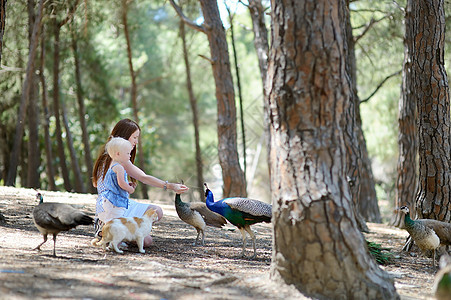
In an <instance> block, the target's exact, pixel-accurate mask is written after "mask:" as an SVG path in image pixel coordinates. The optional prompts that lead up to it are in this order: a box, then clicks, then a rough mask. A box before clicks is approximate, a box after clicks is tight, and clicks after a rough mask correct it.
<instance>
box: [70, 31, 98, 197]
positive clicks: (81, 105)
mask: <svg viewBox="0 0 451 300" xmlns="http://www.w3.org/2000/svg"><path fill="white" fill-rule="evenodd" d="M72 51H73V55H74V65H75V84H76V86H77V102H78V117H79V120H80V127H81V133H82V140H83V147H84V150H85V151H84V159H85V164H86V169H87V170H86V173H87V174H88V178H90V177H91V174H92V168H93V165H92V156H91V145H90V142H89V133H88V126H87V125H86V108H85V101H84V99H83V86H82V84H81V71H80V62H79V55H78V46H77V40H76V37H75V34H74V33H72ZM88 186H89V188H88V190H89V192H91V193H95V192H96V189H95V188H94V187H93V186H92V184H88Z"/></svg>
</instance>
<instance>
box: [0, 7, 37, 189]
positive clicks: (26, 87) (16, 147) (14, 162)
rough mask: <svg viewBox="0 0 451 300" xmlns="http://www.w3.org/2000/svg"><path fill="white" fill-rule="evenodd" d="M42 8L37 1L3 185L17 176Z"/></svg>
mask: <svg viewBox="0 0 451 300" xmlns="http://www.w3.org/2000/svg"><path fill="white" fill-rule="evenodd" d="M43 7H44V2H43V0H40V1H39V7H38V13H37V15H36V20H35V22H34V25H33V33H32V37H31V43H30V49H29V54H28V63H27V71H26V74H25V80H24V82H23V89H22V97H21V99H20V106H19V114H18V115H17V126H16V131H15V135H14V144H13V147H12V150H11V159H10V164H9V170H8V176H7V178H6V182H5V185H10V186H11V185H15V182H16V176H17V166H18V163H19V157H21V149H22V139H23V135H24V127H25V114H26V110H27V106H28V101H29V99H28V97H29V95H30V89H31V85H32V78H33V76H34V67H33V66H34V60H35V57H36V49H37V47H38V41H39V31H40V29H41V17H42V10H43Z"/></svg>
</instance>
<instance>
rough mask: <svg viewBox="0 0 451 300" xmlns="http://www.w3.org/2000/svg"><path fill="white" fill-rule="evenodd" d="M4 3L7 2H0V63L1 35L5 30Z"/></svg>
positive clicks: (1, 0)
mask: <svg viewBox="0 0 451 300" xmlns="http://www.w3.org/2000/svg"><path fill="white" fill-rule="evenodd" d="M6 2H7V0H0V63H1V62H2V49H3V34H4V33H5V28H6Z"/></svg>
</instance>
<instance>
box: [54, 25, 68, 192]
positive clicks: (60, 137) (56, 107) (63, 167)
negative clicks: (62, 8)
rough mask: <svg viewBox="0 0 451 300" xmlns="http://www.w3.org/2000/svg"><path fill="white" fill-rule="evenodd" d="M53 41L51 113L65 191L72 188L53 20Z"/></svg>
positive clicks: (57, 28) (57, 35)
mask: <svg viewBox="0 0 451 300" xmlns="http://www.w3.org/2000/svg"><path fill="white" fill-rule="evenodd" d="M53 29H54V35H55V36H54V43H53V115H54V116H55V138H56V142H57V145H58V157H59V160H60V162H59V164H60V167H61V175H62V177H63V180H64V189H65V190H66V191H71V190H72V185H71V183H70V179H69V171H68V169H67V165H66V155H65V154H64V143H63V131H62V130H61V121H60V116H61V110H60V95H59V62H60V52H59V51H60V50H59V43H60V31H61V27H60V26H59V24H58V23H57V21H56V20H55V21H54V24H53Z"/></svg>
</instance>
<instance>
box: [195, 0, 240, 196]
mask: <svg viewBox="0 0 451 300" xmlns="http://www.w3.org/2000/svg"><path fill="white" fill-rule="evenodd" d="M200 4H201V7H202V13H203V16H204V20H205V26H204V27H205V31H206V34H207V37H208V42H209V44H210V55H211V62H212V69H213V77H214V79H215V86H216V100H217V101H218V155H219V164H220V165H221V168H222V180H223V183H224V186H223V197H230V196H242V197H246V196H247V192H246V179H245V178H244V173H243V171H242V170H241V167H240V162H239V158H238V147H237V131H236V106H235V92H234V89H233V79H232V73H231V69H230V59H229V52H228V50H227V39H226V36H225V31H224V27H223V26H222V23H221V18H220V16H219V10H218V4H217V2H216V0H200Z"/></svg>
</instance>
